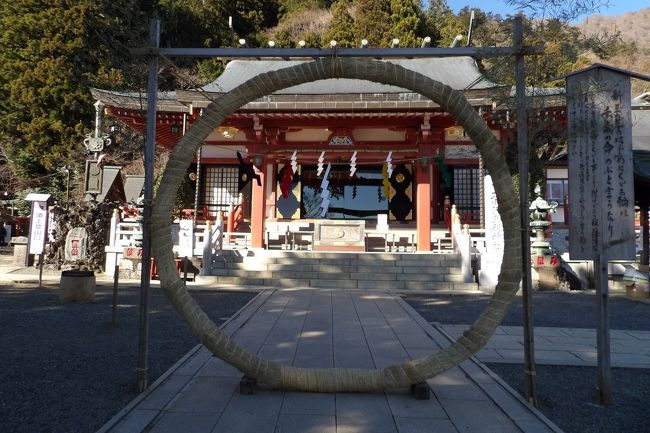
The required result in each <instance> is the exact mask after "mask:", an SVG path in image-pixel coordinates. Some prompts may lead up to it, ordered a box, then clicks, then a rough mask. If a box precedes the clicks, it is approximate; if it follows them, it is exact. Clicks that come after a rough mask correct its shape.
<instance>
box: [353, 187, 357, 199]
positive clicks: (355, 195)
mask: <svg viewBox="0 0 650 433" xmlns="http://www.w3.org/2000/svg"><path fill="white" fill-rule="evenodd" d="M355 198H357V186H356V185H352V200H354V199H355Z"/></svg>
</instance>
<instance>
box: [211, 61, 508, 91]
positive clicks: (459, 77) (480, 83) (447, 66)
mask: <svg viewBox="0 0 650 433" xmlns="http://www.w3.org/2000/svg"><path fill="white" fill-rule="evenodd" d="M310 61H311V60H233V61H231V62H229V63H228V64H227V65H226V69H225V70H224V72H223V74H221V76H220V77H219V78H217V79H216V80H215V81H214V82H212V83H210V84H208V85H207V86H205V87H203V88H202V89H201V91H204V92H210V93H225V92H229V91H231V90H232V89H234V88H235V87H237V86H239V85H241V84H243V83H244V82H246V81H248V80H250V79H251V78H253V77H255V76H256V75H259V74H261V73H264V72H268V71H277V70H280V69H284V68H289V67H293V66H297V65H300V64H302V63H306V62H310ZM385 61H389V62H391V63H394V64H396V65H399V66H402V67H404V68H406V69H410V70H412V71H415V72H418V73H420V74H422V75H424V76H426V77H429V78H431V79H433V80H436V81H439V82H441V83H444V84H446V85H448V86H450V87H451V88H453V89H456V90H478V89H489V88H493V87H497V84H495V83H493V82H491V81H489V80H488V79H487V78H486V77H485V76H484V75H483V74H482V73H481V72H480V70H479V68H478V65H477V63H476V61H475V60H474V59H473V58H471V57H434V58H418V59H391V60H385ZM333 93H334V94H359V93H373V94H374V93H412V91H411V90H408V89H404V88H401V87H397V86H391V85H386V84H380V83H375V82H372V81H368V80H359V79H349V78H331V79H326V80H319V81H313V82H309V83H303V84H299V85H297V86H292V87H288V88H286V89H282V90H278V91H276V92H274V94H280V95H281V94H285V95H324V94H333Z"/></svg>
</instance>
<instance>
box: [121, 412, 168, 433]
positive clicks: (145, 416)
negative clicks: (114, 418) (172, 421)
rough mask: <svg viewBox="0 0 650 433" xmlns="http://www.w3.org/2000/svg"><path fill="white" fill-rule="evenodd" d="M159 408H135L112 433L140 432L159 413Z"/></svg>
mask: <svg viewBox="0 0 650 433" xmlns="http://www.w3.org/2000/svg"><path fill="white" fill-rule="evenodd" d="M158 413H159V412H158V411H157V410H148V409H135V410H133V411H131V413H129V414H128V415H127V416H126V417H124V418H123V419H122V421H120V423H119V424H118V425H116V426H115V427H114V428H113V429H111V430H110V433H139V432H142V431H144V429H145V428H146V427H147V426H148V425H149V423H151V421H152V420H153V419H154V418H155V417H156V415H158Z"/></svg>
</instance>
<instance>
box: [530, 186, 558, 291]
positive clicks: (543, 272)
mask: <svg viewBox="0 0 650 433" xmlns="http://www.w3.org/2000/svg"><path fill="white" fill-rule="evenodd" d="M535 194H536V195H537V198H535V200H533V202H532V203H531V204H530V207H529V210H530V228H531V231H532V232H533V234H534V235H535V240H534V241H533V242H532V243H531V245H530V247H531V253H530V258H531V262H532V266H533V271H534V272H533V273H532V279H533V281H532V282H533V287H534V288H536V289H538V290H557V289H558V288H559V287H560V274H559V271H560V259H559V257H558V256H557V254H554V253H553V250H552V249H551V244H550V242H548V241H547V240H546V230H547V229H548V227H549V226H550V225H551V222H550V221H548V216H549V214H550V213H553V212H555V208H557V203H556V202H554V201H552V202H547V201H546V200H544V199H543V198H542V189H541V188H540V186H539V185H537V186H536V187H535Z"/></svg>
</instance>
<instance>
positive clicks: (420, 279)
mask: <svg viewBox="0 0 650 433" xmlns="http://www.w3.org/2000/svg"><path fill="white" fill-rule="evenodd" d="M459 261H460V258H459V256H458V255H457V254H430V253H428V254H418V253H407V254H390V253H345V252H343V253H340V252H314V251H300V252H298V251H270V252H269V251H262V252H258V251H222V252H220V253H219V254H218V255H217V257H216V258H215V260H214V263H213V267H212V274H213V275H214V276H215V278H216V279H217V281H218V283H221V284H237V285H265V286H275V287H320V288H337V289H363V290H372V289H381V290H398V291H399V290H409V291H410V290H423V291H431V290H442V291H476V290H478V288H477V285H476V284H474V283H464V282H463V276H462V275H461V269H460V267H459V266H458V265H459Z"/></svg>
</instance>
